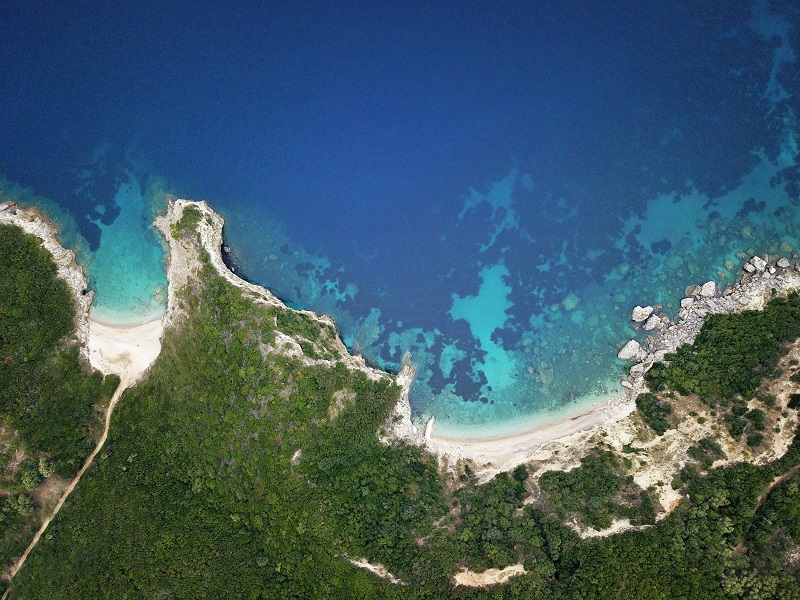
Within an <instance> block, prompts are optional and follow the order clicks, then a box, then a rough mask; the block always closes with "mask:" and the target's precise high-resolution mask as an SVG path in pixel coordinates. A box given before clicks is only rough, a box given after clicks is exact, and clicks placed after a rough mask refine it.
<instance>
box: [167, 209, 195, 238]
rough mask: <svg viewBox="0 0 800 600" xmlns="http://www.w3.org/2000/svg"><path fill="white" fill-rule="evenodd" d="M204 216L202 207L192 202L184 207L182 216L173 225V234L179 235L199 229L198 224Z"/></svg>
mask: <svg viewBox="0 0 800 600" xmlns="http://www.w3.org/2000/svg"><path fill="white" fill-rule="evenodd" d="M202 218H203V213H201V212H200V209H199V208H197V207H196V206H193V205H191V204H190V205H188V206H186V207H184V209H183V214H181V218H180V219H178V220H177V221H176V222H175V224H174V225H173V226H172V227H171V230H172V235H173V236H176V237H177V236H179V235H181V234H183V233H190V232H194V231H197V225H198V224H199V223H200V219H202Z"/></svg>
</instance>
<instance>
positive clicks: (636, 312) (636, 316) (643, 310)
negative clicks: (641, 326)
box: [631, 305, 653, 323]
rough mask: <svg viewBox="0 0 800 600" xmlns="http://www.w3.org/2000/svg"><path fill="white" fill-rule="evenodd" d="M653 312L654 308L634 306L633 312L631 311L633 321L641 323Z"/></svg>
mask: <svg viewBox="0 0 800 600" xmlns="http://www.w3.org/2000/svg"><path fill="white" fill-rule="evenodd" d="M652 312H653V307H652V306H638V305H637V306H634V307H633V310H632V311H631V321H635V322H636V323H641V322H642V321H644V320H646V319H647V317H649V316H650V314H651V313H652Z"/></svg>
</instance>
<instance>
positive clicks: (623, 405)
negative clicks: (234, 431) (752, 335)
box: [0, 198, 800, 481]
mask: <svg viewBox="0 0 800 600" xmlns="http://www.w3.org/2000/svg"><path fill="white" fill-rule="evenodd" d="M189 205H191V206H195V207H197V208H198V209H199V210H200V211H201V213H202V215H203V218H202V219H201V220H200V222H199V224H198V228H197V229H198V233H199V237H198V238H197V239H198V243H199V244H200V246H201V247H202V248H203V249H204V250H205V251H206V252H207V254H208V256H209V257H210V261H211V264H212V266H213V267H214V269H215V271H216V272H217V273H218V274H219V275H220V276H222V277H223V278H225V279H226V280H227V281H228V282H229V283H230V284H231V285H233V286H235V287H237V288H239V289H241V290H242V291H244V292H245V293H246V294H247V296H248V297H249V298H250V299H252V300H254V301H257V302H264V303H267V304H271V305H275V306H280V307H285V305H284V304H283V302H281V300H280V299H278V298H277V297H276V296H275V295H274V294H272V293H271V292H270V291H269V290H268V289H266V288H264V287H262V286H259V285H255V284H252V283H249V282H247V281H245V280H243V279H241V278H240V277H239V276H238V275H236V274H235V273H233V272H231V271H230V270H229V269H228V268H227V266H225V264H224V261H223V257H222V243H223V236H222V231H223V226H224V220H223V219H222V217H221V216H220V215H219V214H218V213H216V212H215V211H214V210H213V209H212V208H210V207H209V206H208V204H207V203H205V202H194V201H189V200H180V199H172V198H170V199H169V201H168V208H167V213H166V214H164V215H159V216H158V217H157V218H156V222H155V225H156V228H157V229H158V230H159V231H160V232H161V233H162V235H164V237H165V239H166V240H167V241H168V243H169V245H170V251H169V254H168V255H167V281H168V301H167V307H166V310H165V312H164V313H163V315H161V316H160V317H158V318H148V317H149V316H148V317H145V320H144V321H140V322H134V323H125V324H120V323H112V322H108V321H106V320H102V319H98V318H92V317H91V316H90V306H91V301H92V296H93V294H92V293H91V292H87V291H86V285H87V283H86V278H85V276H84V274H83V269H82V268H81V267H80V265H78V264H77V262H76V260H75V255H74V253H73V252H71V251H69V250H66V249H64V248H63V247H61V246H60V244H59V243H58V242H57V240H56V229H55V226H54V225H53V224H52V223H50V222H49V221H48V220H47V219H46V218H45V217H44V216H43V215H42V214H41V212H40V211H38V210H37V209H35V208H32V209H22V208H19V207H17V206H16V205H14V204H13V203H11V202H6V203H3V204H0V222H5V223H11V224H15V225H18V226H20V227H22V228H23V230H25V231H26V232H28V233H33V234H34V235H37V236H38V237H39V238H40V239H42V240H43V245H44V246H45V247H46V248H47V249H48V250H49V251H50V252H51V254H52V255H53V256H54V257H55V258H56V262H57V264H58V266H59V276H62V277H63V278H64V279H65V280H66V281H67V283H68V284H69V285H70V289H71V290H72V291H73V295H74V297H75V299H76V302H77V303H78V307H79V310H78V317H77V321H78V337H79V339H80V341H81V346H82V348H81V352H82V354H83V355H84V356H85V357H86V358H87V359H88V360H89V362H90V363H91V364H92V366H93V367H95V368H97V369H98V370H100V371H101V372H103V373H105V374H109V373H114V374H117V375H119V376H120V377H121V378H122V379H123V384H124V385H125V386H129V385H132V384H134V383H135V382H136V381H138V380H139V379H140V378H141V377H142V375H143V374H144V373H145V372H146V370H147V369H148V368H149V366H150V365H151V364H152V363H153V361H154V360H155V359H156V357H157V356H158V354H159V352H160V348H161V337H162V335H163V332H164V330H165V329H166V328H169V327H170V326H173V325H174V324H176V323H177V322H179V321H180V320H181V319H182V316H183V315H182V309H181V308H180V304H179V302H178V298H177V291H178V290H179V289H181V288H182V287H183V286H184V285H186V284H187V283H188V282H189V281H190V280H191V279H192V278H194V277H196V276H197V273H196V269H197V267H198V265H197V264H195V262H196V261H194V260H193V256H192V252H193V250H192V249H190V248H189V247H188V246H187V241H186V240H180V239H176V238H175V237H173V236H172V233H171V231H170V226H171V225H172V224H174V223H175V222H177V220H178V219H179V218H180V217H181V215H182V213H183V209H184V208H185V207H186V206H189ZM765 258H766V257H765ZM795 258H800V257H795ZM798 268H800V265H798V264H797V262H796V261H791V262H790V261H789V260H788V259H786V258H782V259H779V260H778V261H773V262H769V260H768V259H767V260H765V259H763V258H760V257H753V258H752V259H751V260H750V261H749V262H747V263H746V264H745V265H744V268H743V271H742V273H741V275H740V276H739V278H738V279H737V281H736V282H734V283H733V284H732V285H731V286H730V287H728V288H726V289H724V290H718V289H717V288H716V285H715V284H713V283H712V282H707V283H706V284H703V285H702V286H701V285H696V286H690V288H691V289H690V288H687V291H686V297H684V299H683V300H682V301H681V309H680V311H679V312H678V315H677V319H676V321H674V322H673V321H671V320H670V319H669V318H668V317H667V316H666V315H664V314H659V313H657V311H656V310H654V309H653V307H646V309H647V310H648V311H649V312H647V315H648V316H650V318H649V319H648V325H647V327H646V329H648V330H651V332H652V333H651V335H649V336H648V337H647V339H646V341H645V342H644V343H643V344H641V345H640V344H639V343H638V342H634V341H630V342H628V343H627V344H626V345H625V346H624V347H623V350H622V351H620V354H619V357H620V358H622V359H623V360H626V359H627V360H630V361H632V363H633V364H632V366H631V368H630V371H629V374H628V376H627V377H625V378H623V379H622V381H621V382H620V385H621V386H622V387H621V390H617V391H615V393H613V394H610V395H608V396H602V397H601V396H594V397H590V396H586V397H584V398H582V399H581V401H579V402H577V403H576V404H574V405H571V406H569V407H566V408H565V409H562V410H561V411H558V412H556V413H550V414H548V413H544V414H542V413H540V414H537V415H531V416H530V417H521V418H520V419H519V420H518V421H514V422H509V423H502V424H499V425H498V426H494V429H492V428H487V429H484V430H482V431H469V430H467V431H459V430H457V429H456V428H453V429H449V430H448V428H446V427H437V423H436V419H435V417H432V418H431V419H430V420H429V421H428V422H427V423H426V424H425V426H424V427H423V426H422V424H421V423H417V424H415V423H413V421H412V418H411V406H410V402H409V392H410V389H411V386H412V385H413V382H414V378H415V375H416V372H415V369H414V366H413V364H412V362H411V357H408V356H407V357H405V359H404V362H403V367H402V369H401V370H400V372H399V373H398V374H397V375H392V374H389V373H386V372H384V371H381V370H379V369H375V368H373V367H370V366H368V365H367V364H366V363H365V362H364V360H363V358H361V357H358V356H354V355H351V354H350V353H349V351H348V350H347V348H346V347H345V346H344V344H343V342H342V341H341V338H340V337H339V336H338V330H337V337H336V350H337V356H336V358H335V359H333V361H331V360H326V359H311V358H309V357H306V356H304V355H303V352H302V350H301V348H300V344H299V343H298V340H295V339H293V338H292V337H290V336H288V335H282V336H279V339H278V341H277V342H276V347H275V348H273V351H277V352H284V353H287V354H288V355H296V356H298V357H302V358H303V360H304V361H305V362H325V363H331V362H341V363H344V364H345V365H346V366H347V367H348V368H350V369H354V370H358V371H362V372H364V373H365V374H367V376H368V377H370V378H371V379H375V380H379V379H383V378H387V377H391V378H392V379H393V380H394V382H395V383H396V385H398V386H399V387H400V388H401V393H400V398H399V401H398V403H397V404H396V405H395V407H394V409H393V411H392V412H391V414H390V415H389V417H388V419H387V421H386V422H385V423H384V426H383V427H382V428H381V431H380V432H378V433H379V437H380V438H381V439H382V440H383V441H384V442H386V443H391V442H392V441H394V440H403V441H405V442H407V443H411V444H414V445H418V446H420V447H423V448H425V449H426V450H427V451H429V452H431V453H432V454H433V455H435V456H436V457H437V459H438V460H439V462H440V464H441V465H443V466H444V467H445V468H452V467H453V466H454V465H455V464H456V463H458V462H461V461H465V462H469V463H471V465H472V468H473V472H475V474H476V475H477V476H478V478H479V479H480V480H483V481H485V480H488V479H490V478H491V477H493V476H494V475H495V474H497V473H498V472H500V471H507V470H510V469H513V468H514V467H515V466H517V465H519V464H523V463H527V462H531V461H534V460H537V457H540V458H541V457H542V456H544V455H549V454H550V453H549V451H548V447H549V446H552V445H553V444H554V443H555V442H558V444H559V445H564V446H566V447H572V446H574V445H576V444H580V443H582V442H581V440H585V439H587V438H588V437H591V436H592V435H594V434H595V433H598V432H599V431H600V430H601V429H602V428H604V427H607V426H609V425H612V424H614V423H619V422H621V421H623V420H625V419H626V418H628V417H630V416H631V414H632V413H633V412H634V411H635V399H636V397H637V396H638V394H639V393H641V392H644V391H646V390H647V386H646V383H645V374H646V373H647V371H648V370H649V369H650V367H652V365H653V364H655V363H656V362H659V361H661V360H663V358H664V356H665V355H666V354H667V353H669V352H673V351H675V350H676V349H677V347H678V346H680V345H682V344H685V343H691V342H692V341H693V340H694V338H695V337H696V335H697V334H698V333H699V331H700V329H701V327H702V325H703V322H704V320H705V317H706V316H708V315H710V314H717V313H733V312H739V311H742V310H746V309H753V310H758V309H760V308H763V306H764V305H765V304H766V303H767V301H768V300H769V299H770V298H771V297H773V296H774V295H785V294H787V293H789V292H791V291H797V290H800V273H798ZM637 308H638V309H641V307H637ZM655 308H658V307H655ZM642 310H644V309H642ZM301 312H302V313H303V314H305V315H308V316H310V317H311V318H313V319H314V320H316V321H318V322H319V323H321V324H324V325H326V326H330V327H333V328H334V329H335V328H336V324H335V323H334V321H333V320H332V319H331V318H330V317H328V316H327V315H317V314H316V313H313V312H310V311H301ZM634 312H635V311H634ZM651 313H652V315H651ZM632 317H633V315H632ZM634 321H636V322H640V321H641V320H640V319H634ZM626 349H627V350H626ZM590 402H591V404H589V403H590Z"/></svg>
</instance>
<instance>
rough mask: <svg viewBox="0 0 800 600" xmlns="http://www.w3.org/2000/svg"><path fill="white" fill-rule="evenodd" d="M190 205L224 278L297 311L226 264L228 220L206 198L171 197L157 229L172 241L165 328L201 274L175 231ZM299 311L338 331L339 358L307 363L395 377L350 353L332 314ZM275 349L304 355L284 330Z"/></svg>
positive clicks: (257, 297)
mask: <svg viewBox="0 0 800 600" xmlns="http://www.w3.org/2000/svg"><path fill="white" fill-rule="evenodd" d="M188 206H193V207H195V208H196V209H197V210H199V211H200V213H201V215H202V218H201V219H200V221H199V223H198V224H197V231H198V234H199V236H200V238H199V241H200V244H201V246H202V247H203V248H204V249H205V251H206V253H207V254H208V256H209V258H210V261H211V264H212V266H213V267H214V269H215V270H216V272H217V273H218V274H219V275H220V276H221V277H223V278H224V279H226V280H227V281H228V282H229V283H230V284H231V285H233V286H235V287H237V288H239V289H241V290H242V291H243V292H245V293H246V294H247V295H248V296H249V298H250V299H252V300H255V301H256V302H263V303H265V304H269V305H272V306H278V307H281V308H283V309H286V310H293V309H290V308H289V307H287V306H286V305H285V304H284V303H283V301H281V300H280V299H279V298H278V297H277V296H275V294H273V293H272V292H271V291H270V290H268V289H267V288H265V287H263V286H260V285H255V284H253V283H250V282H249V281H245V280H244V279H242V278H241V277H239V276H238V275H237V274H235V273H233V272H232V271H231V270H230V269H229V268H228V267H227V265H225V261H224V260H223V254H222V253H223V235H222V230H223V227H224V224H225V221H224V219H223V218H222V216H220V215H219V214H218V213H217V212H216V211H214V210H213V209H212V208H211V207H210V206H209V205H208V204H207V203H206V202H205V201H200V202H196V201H193V200H183V199H175V198H172V197H168V202H167V212H166V214H164V215H159V216H158V217H157V218H156V220H155V226H156V229H158V230H159V231H160V232H161V234H162V235H163V236H164V238H165V239H166V240H167V242H168V243H169V255H168V257H167V281H168V300H167V311H166V313H165V315H164V318H163V323H164V327H165V329H166V328H168V327H170V326H171V325H173V324H174V323H175V322H176V321H179V320H180V319H181V318H182V317H181V311H180V308H179V302H178V298H177V293H178V291H179V290H180V289H182V288H183V287H184V285H186V284H187V282H188V280H189V279H190V278H193V277H197V272H198V269H199V262H198V261H197V257H196V256H195V250H194V249H192V248H190V247H189V246H188V245H187V243H186V242H184V241H181V240H179V239H176V238H175V237H174V236H173V235H172V232H171V226H172V225H174V224H175V223H177V222H178V220H179V219H180V218H181V216H182V215H183V211H184V209H185V208H186V207H188ZM297 312H299V313H301V314H303V315H306V316H308V317H309V318H311V319H313V320H314V321H316V322H318V323H319V324H320V325H323V326H327V327H331V328H333V330H334V331H335V332H336V335H335V339H334V340H333V344H334V346H335V348H334V350H335V352H336V358H335V360H334V361H330V360H326V359H311V358H308V357H304V358H303V360H304V361H305V362H306V364H316V363H319V364H327V365H331V364H332V362H340V363H343V364H344V365H345V366H346V367H347V368H349V369H351V370H354V371H361V372H363V373H364V374H366V375H367V377H369V378H370V379H372V380H380V379H383V378H386V377H394V376H392V375H391V374H389V373H386V372H384V371H381V370H380V369H375V368H373V367H370V366H369V365H367V364H366V362H365V361H364V359H363V358H362V357H361V356H354V355H352V354H350V352H349V351H348V350H347V347H346V346H345V345H344V342H342V341H341V336H340V335H339V330H338V327H337V326H336V323H335V322H334V320H333V319H332V318H331V317H329V316H328V315H318V314H317V313H314V312H312V311H307V310H302V311H297ZM272 350H273V351H276V352H282V353H285V354H287V355H289V356H295V357H298V358H299V357H303V356H304V355H303V350H302V349H301V347H300V344H299V342H298V340H295V339H294V338H292V337H291V336H289V335H285V334H283V333H279V334H278V336H277V341H276V347H275V348H272Z"/></svg>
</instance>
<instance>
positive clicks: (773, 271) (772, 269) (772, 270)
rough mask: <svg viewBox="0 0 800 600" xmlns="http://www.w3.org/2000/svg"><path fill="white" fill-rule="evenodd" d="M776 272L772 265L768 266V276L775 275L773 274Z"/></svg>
mask: <svg viewBox="0 0 800 600" xmlns="http://www.w3.org/2000/svg"><path fill="white" fill-rule="evenodd" d="M777 270H778V269H776V268H775V267H773V266H772V265H770V267H769V274H770V275H775V272H776V271H777Z"/></svg>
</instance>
